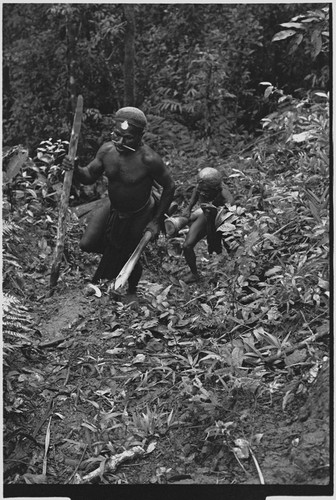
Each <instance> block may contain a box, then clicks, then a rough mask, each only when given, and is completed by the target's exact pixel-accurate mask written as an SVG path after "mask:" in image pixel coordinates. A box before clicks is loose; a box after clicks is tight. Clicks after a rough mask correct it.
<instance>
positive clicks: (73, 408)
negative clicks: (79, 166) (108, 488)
mask: <svg viewBox="0 0 336 500" xmlns="http://www.w3.org/2000/svg"><path fill="white" fill-rule="evenodd" d="M82 229H83V228H82V227H81V226H80V225H78V227H77V229H76V231H75V233H73V234H72V235H71V236H70V237H71V238H72V240H71V245H72V246H73V249H74V250H73V252H72V255H71V258H70V259H69V261H68V262H67V263H66V264H65V265H64V266H63V269H62V273H61V277H60V279H59V283H58V285H57V288H56V291H55V293H54V294H53V295H52V296H51V297H50V296H49V294H48V291H49V268H48V266H49V264H48V259H45V261H44V262H45V264H44V265H39V264H38V262H40V263H41V262H42V261H43V258H45V257H46V255H47V254H48V249H47V250H46V245H43V244H42V243H43V241H44V238H45V235H46V232H45V231H44V232H43V231H42V230H39V229H38V227H36V226H35V227H33V226H32V225H29V223H28V222H26V224H25V226H24V237H23V239H22V242H21V245H20V248H19V249H18V251H19V252H20V254H21V256H22V263H24V264H23V266H24V276H25V279H24V292H25V296H26V298H27V300H26V305H28V309H29V314H30V317H31V327H32V328H33V331H34V332H35V333H34V336H33V343H32V344H31V345H28V346H27V347H26V349H22V350H21V352H19V353H16V354H15V357H14V358H13V359H11V360H10V367H9V368H7V369H5V375H6V376H5V378H4V383H5V387H4V390H5V397H4V409H5V417H4V423H5V430H4V480H5V484H9V485H13V484H14V485H20V484H25V485H27V484H46V483H48V484H63V485H70V484H86V483H88V482H93V483H99V484H181V485H182V484H214V485H223V484H226V485H229V484H230V485H239V484H242V485H246V484H261V483H262V482H263V480H264V482H265V484H268V485H272V484H273V485H274V484H279V485H307V484H308V485H327V484H329V451H328V450H329V445H328V443H329V430H330V429H329V375H328V368H327V367H326V368H325V369H323V370H324V371H323V373H322V376H320V377H319V378H318V381H317V383H316V382H315V384H311V386H310V387H309V388H308V390H302V388H303V386H308V385H309V384H308V381H307V380H306V382H305V381H304V380H303V378H302V364H303V366H305V363H304V362H303V363H302V362H300V360H299V361H298V359H297V358H296V360H295V359H294V358H293V360H292V362H293V364H294V365H295V364H296V363H297V364H298V367H297V368H299V369H297V370H296V369H295V367H294V369H292V370H291V371H289V370H288V363H287V364H286V365H284V364H283V363H280V364H276V365H273V366H272V365H269V366H267V365H260V366H258V367H257V368H258V370H259V372H258V371H256V369H255V368H254V371H253V376H251V367H249V366H248V365H247V366H240V367H239V366H238V368H237V367H236V368H235V367H234V366H233V365H232V366H231V367H228V368H227V367H226V368H223V365H222V364H221V361H220V356H221V355H222V356H224V355H225V346H226V344H227V343H228V342H231V341H232V340H233V335H232V332H231V335H229V333H230V332H225V331H223V329H221V328H219V327H218V323H213V321H212V319H213V318H212V317H211V308H210V307H209V306H208V305H207V304H206V303H205V301H204V300H203V298H204V297H207V298H209V297H210V296H215V295H216V293H217V291H218V289H219V287H218V284H217V282H216V279H215V278H214V277H215V275H216V269H217V268H218V267H220V268H221V269H222V271H223V269H224V270H225V269H226V267H227V269H228V272H229V269H230V267H229V266H230V258H229V257H228V256H227V255H221V256H215V257H213V256H212V257H211V258H210V257H209V255H208V254H207V249H206V244H205V242H201V243H200V244H199V245H198V248H197V258H198V261H199V263H200V267H201V271H202V273H203V280H202V281H201V282H199V283H197V284H193V285H189V286H187V285H185V283H184V282H183V276H184V274H185V272H186V271H187V269H186V266H185V263H184V260H183V257H182V255H181V249H180V246H179V245H180V243H181V241H180V240H179V239H178V238H177V239H174V240H166V239H165V238H164V237H160V239H159V241H158V244H157V246H156V245H153V244H150V245H149V248H148V249H147V250H146V252H145V266H144V274H143V277H142V281H141V282H140V286H139V297H138V300H137V301H136V302H132V303H126V302H125V301H124V300H123V298H121V299H120V300H119V299H118V300H117V301H116V300H114V299H113V298H111V297H110V295H109V293H108V290H107V285H106V284H102V285H101V286H100V287H99V289H100V291H101V293H102V295H101V297H97V296H96V295H87V294H86V293H85V289H86V286H87V284H88V283H89V280H90V276H91V275H92V272H93V271H94V269H95V266H96V265H97V262H98V257H96V256H89V255H88V254H83V253H80V251H79V249H78V246H77V242H78V238H79V235H80V232H81V231H82ZM39 231H40V233H39ZM41 242H42V243H41ZM66 255H68V254H66ZM200 311H201V312H202V317H200ZM308 349H309V347H308ZM314 349H315V354H316V352H318V356H319V357H320V359H321V360H322V359H323V357H324V355H325V354H326V353H327V352H328V346H327V345H326V344H325V342H322V341H320V342H319V341H316V342H315V344H314ZM216 352H217V358H216ZM294 354H295V353H294ZM296 354H297V355H299V354H300V353H296ZM209 363H210V364H209ZM216 363H217V364H216ZM209 366H210V367H211V369H209ZM305 369H306V373H308V374H309V373H310V375H311V376H314V374H313V369H314V366H313V365H312V364H309V362H308V363H306V368H305ZM309 370H310V371H309ZM237 440H238V441H237ZM46 447H47V449H48V453H47V454H46V453H45V450H46ZM125 450H128V451H129V455H128V459H127V460H126V461H123V460H124V457H125ZM120 456H121V460H120V463H119V462H118V460H119V458H120ZM90 474H91V475H90Z"/></svg>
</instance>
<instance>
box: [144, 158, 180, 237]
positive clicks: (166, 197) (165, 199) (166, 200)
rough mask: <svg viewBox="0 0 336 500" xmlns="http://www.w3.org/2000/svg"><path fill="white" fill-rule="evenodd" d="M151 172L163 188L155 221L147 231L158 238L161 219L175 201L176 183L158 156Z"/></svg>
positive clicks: (152, 163)
mask: <svg viewBox="0 0 336 500" xmlns="http://www.w3.org/2000/svg"><path fill="white" fill-rule="evenodd" d="M150 171H151V174H152V177H153V179H154V180H155V181H156V182H157V183H158V184H160V186H161V187H162V193H161V197H160V201H159V205H158V207H157V210H156V213H155V216H154V218H153V220H152V221H151V222H150V223H149V224H148V226H147V228H146V230H149V231H151V232H152V233H153V236H157V234H158V233H159V230H160V228H159V222H160V219H161V217H162V216H163V215H164V214H165V213H166V212H167V211H168V208H169V206H170V204H171V202H172V201H173V198H174V192H175V182H174V181H173V179H172V177H171V175H170V173H169V171H168V169H167V167H166V165H165V164H164V162H163V161H162V160H161V158H160V157H159V156H157V157H156V158H155V159H153V161H152V162H151V164H150Z"/></svg>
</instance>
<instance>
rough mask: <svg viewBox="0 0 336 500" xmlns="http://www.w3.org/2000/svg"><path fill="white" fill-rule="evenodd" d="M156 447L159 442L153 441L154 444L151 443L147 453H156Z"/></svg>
mask: <svg viewBox="0 0 336 500" xmlns="http://www.w3.org/2000/svg"><path fill="white" fill-rule="evenodd" d="M156 445H157V441H153V442H152V443H150V444H149V445H148V448H147V451H146V453H152V451H154V450H155V448H156Z"/></svg>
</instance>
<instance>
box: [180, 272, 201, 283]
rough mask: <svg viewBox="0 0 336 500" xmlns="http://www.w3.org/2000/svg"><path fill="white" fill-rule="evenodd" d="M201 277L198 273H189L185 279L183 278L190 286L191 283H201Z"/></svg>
mask: <svg viewBox="0 0 336 500" xmlns="http://www.w3.org/2000/svg"><path fill="white" fill-rule="evenodd" d="M200 279H201V276H200V275H199V274H198V273H188V274H187V275H186V277H185V278H183V281H184V282H185V283H187V285H190V284H191V283H197V281H200Z"/></svg>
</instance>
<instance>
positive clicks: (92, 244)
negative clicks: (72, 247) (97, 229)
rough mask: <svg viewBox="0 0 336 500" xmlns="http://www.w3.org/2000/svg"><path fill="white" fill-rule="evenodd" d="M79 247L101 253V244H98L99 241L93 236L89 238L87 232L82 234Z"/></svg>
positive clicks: (86, 250) (85, 250) (84, 250)
mask: <svg viewBox="0 0 336 500" xmlns="http://www.w3.org/2000/svg"><path fill="white" fill-rule="evenodd" d="M79 248H80V249H81V250H82V251H83V252H95V253H101V248H100V245H98V244H97V241H95V240H93V239H92V238H88V237H87V236H86V235H85V234H84V235H83V236H82V238H81V240H80V242H79Z"/></svg>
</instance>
